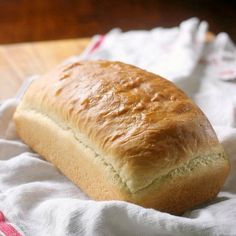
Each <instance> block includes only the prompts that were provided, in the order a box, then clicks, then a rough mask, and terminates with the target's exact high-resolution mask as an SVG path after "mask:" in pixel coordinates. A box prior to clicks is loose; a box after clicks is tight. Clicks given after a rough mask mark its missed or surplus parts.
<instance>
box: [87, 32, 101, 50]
mask: <svg viewBox="0 0 236 236" xmlns="http://www.w3.org/2000/svg"><path fill="white" fill-rule="evenodd" d="M104 39H105V35H100V36H99V38H98V40H97V41H96V42H95V43H94V45H93V46H92V48H91V49H90V50H89V52H88V54H91V53H93V52H94V51H95V50H97V49H98V48H99V47H100V45H101V44H102V42H103V40H104Z"/></svg>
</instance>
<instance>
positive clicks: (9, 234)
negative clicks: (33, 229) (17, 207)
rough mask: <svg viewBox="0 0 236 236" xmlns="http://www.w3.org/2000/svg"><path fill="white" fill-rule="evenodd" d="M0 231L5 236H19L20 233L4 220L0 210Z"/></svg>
mask: <svg viewBox="0 0 236 236" xmlns="http://www.w3.org/2000/svg"><path fill="white" fill-rule="evenodd" d="M0 231H1V232H2V233H4V234H5V235H6V236H21V234H20V233H19V232H18V231H17V230H16V229H15V228H14V227H13V226H12V225H11V224H9V223H7V222H6V221H5V216H4V214H3V213H2V212H1V211H0Z"/></svg>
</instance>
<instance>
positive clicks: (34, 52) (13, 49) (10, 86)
mask: <svg viewBox="0 0 236 236" xmlns="http://www.w3.org/2000/svg"><path fill="white" fill-rule="evenodd" d="M88 43H89V39H88V38H84V39H74V40H73V39H71V40H58V41H51V42H50V41H48V42H37V43H24V44H15V45H14V44H12V45H3V46H0V100H2V99H5V98H8V97H11V96H13V95H14V94H15V93H16V91H17V90H18V88H19V86H20V85H21V84H22V81H23V80H24V79H26V78H27V77H28V76H31V75H34V74H43V73H45V72H46V71H48V70H49V69H50V68H52V67H53V66H55V65H56V64H58V63H60V62H62V61H63V60H64V59H66V58H68V57H70V56H72V55H78V54H80V53H81V52H82V51H83V50H84V48H85V47H86V46H87V45H88Z"/></svg>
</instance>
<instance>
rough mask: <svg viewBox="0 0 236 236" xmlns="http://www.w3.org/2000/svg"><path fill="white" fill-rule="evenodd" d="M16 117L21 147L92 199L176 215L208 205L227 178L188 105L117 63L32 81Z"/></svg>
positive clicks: (218, 151) (171, 89)
mask: <svg viewBox="0 0 236 236" xmlns="http://www.w3.org/2000/svg"><path fill="white" fill-rule="evenodd" d="M14 120H15V124H16V128H17V131H18V133H19V135H20V137H21V138H22V139H23V140H24V141H25V143H27V144H28V145H29V146H30V147H31V148H32V149H33V150H35V151H36V152H37V153H39V154H40V155H42V157H44V158H45V159H46V160H48V161H50V162H51V163H53V164H54V165H55V166H56V167H58V169H59V170H60V171H61V172H62V173H63V174H64V175H65V176H67V177H68V178H69V179H70V180H71V181H73V182H74V183H75V184H77V185H78V186H79V187H80V188H81V189H82V190H83V191H84V192H85V193H87V195H88V196H90V197H91V198H92V199H96V200H124V201H128V202H131V203H135V204H138V205H141V206H144V207H148V208H154V209H158V210H160V211H164V212H169V213H173V214H181V213H183V212H184V211H186V210H187V209H189V208H192V207H195V206H197V205H199V204H201V203H204V202H206V201H209V200H211V199H213V198H214V197H215V196H216V195H217V193H218V192H219V190H220V188H221V186H222V185H223V183H224V181H225V179H226V177H227V174H228V172H229V162H228V159H227V157H226V155H225V152H224V150H223V148H222V146H221V145H220V143H219V141H218V139H217V137H216V134H215V132H214V130H213V128H212V126H211V125H210V123H209V121H208V120H207V118H206V117H205V115H204V114H203V113H202V111H201V110H200V109H199V108H198V107H197V106H196V105H195V104H194V103H193V101H191V99H190V98H188V96H187V95H185V93H184V92H183V91H181V90H180V89H178V88H177V87H176V86H175V85H174V84H173V83H171V82H169V81H167V80H165V79H163V78H161V77H159V76H157V75H155V74H152V73H149V72H147V71H144V70H141V69H139V68H137V67H135V66H131V65H127V64H124V63H121V62H109V61H102V60H100V61H81V62H76V63H71V64H69V65H60V66H58V67H57V68H55V69H54V70H52V71H51V72H49V73H48V74H46V75H45V76H42V78H40V79H38V80H36V81H34V82H33V83H32V84H31V85H30V87H29V89H28V90H27V91H26V93H25V95H24V97H23V99H22V101H21V102H20V104H19V106H18V108H17V110H16V112H15V115H14ZM62 191H63V189H62Z"/></svg>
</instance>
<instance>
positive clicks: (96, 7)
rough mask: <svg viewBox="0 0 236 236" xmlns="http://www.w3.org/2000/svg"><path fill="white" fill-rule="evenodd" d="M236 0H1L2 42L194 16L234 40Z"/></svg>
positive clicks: (68, 35)
mask: <svg viewBox="0 0 236 236" xmlns="http://www.w3.org/2000/svg"><path fill="white" fill-rule="evenodd" d="M234 2H236V1H233V0H231V1H230V0H226V1H213V0H198V1H197V0H182V1H181V0H179V1H178V0H172V1H170V0H164V1H163V0H155V1H154V0H146V1H144V0H136V1H135V0H126V1H125V0H116V1H114V0H110V1H109V0H106V1H105V0H101V1H99V0H97V1H96V0H0V43H16V42H25V41H39V40H40V41H41V40H53V39H65V38H77V37H89V36H92V35H94V34H102V33H106V32H108V31H109V30H110V29H112V28H114V27H120V28H121V29H123V30H130V29H151V28H153V27H157V26H165V27H170V26H176V25H178V24H179V23H180V22H181V21H183V20H185V19H188V18H190V17H193V16H197V17H199V18H200V19H201V20H206V21H208V22H209V24H210V31H212V32H213V33H218V32H221V31H225V32H227V33H229V34H230V36H231V37H232V38H233V40H234V41H236V3H234Z"/></svg>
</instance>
